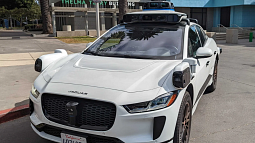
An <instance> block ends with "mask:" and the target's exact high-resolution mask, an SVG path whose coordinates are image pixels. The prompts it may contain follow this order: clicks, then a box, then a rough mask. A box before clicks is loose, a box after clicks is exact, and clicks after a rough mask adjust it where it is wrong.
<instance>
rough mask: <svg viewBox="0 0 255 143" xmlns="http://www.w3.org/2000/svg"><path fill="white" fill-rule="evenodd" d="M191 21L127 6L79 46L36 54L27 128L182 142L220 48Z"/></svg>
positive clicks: (138, 142)
mask: <svg viewBox="0 0 255 143" xmlns="http://www.w3.org/2000/svg"><path fill="white" fill-rule="evenodd" d="M192 21H193V22H192ZM195 22H197V21H196V20H194V19H188V18H187V16H186V14H184V13H178V12H174V11H169V10H161V11H143V12H136V13H130V14H127V15H126V16H125V17H124V22H123V23H122V24H119V25H117V26H115V27H113V28H112V29H110V30H109V31H108V32H106V33H105V34H104V35H102V36H101V37H99V38H98V39H97V40H96V41H95V42H93V43H91V44H89V46H88V47H87V48H86V49H85V50H84V51H83V52H82V53H76V54H71V55H67V53H66V51H65V50H60V49H58V50H56V51H55V53H53V54H50V55H44V56H42V57H40V58H39V59H37V60H36V64H35V70H36V71H39V72H41V74H40V75H39V76H38V77H37V79H36V80H35V82H34V85H33V88H32V91H31V94H30V108H31V110H30V111H31V112H30V113H31V114H30V119H31V126H32V128H33V130H34V131H35V132H36V133H37V134H38V135H39V136H41V137H43V138H45V139H48V140H51V141H55V142H61V143H71V142H72V143H123V142H125V143H167V142H170V143H173V142H174V143H188V141H189V136H190V127H191V119H192V114H193V113H194V111H195V110H196V107H197V105H198V101H199V100H200V98H201V97H202V95H203V93H204V91H205V90H206V89H207V90H208V91H209V92H212V91H214V90H215V88H216V83H217V66H218V61H219V55H220V53H221V49H220V48H218V47H217V45H216V43H215V41H214V40H213V39H212V38H208V37H207V36H206V34H205V32H204V30H203V29H202V28H201V26H199V25H198V24H196V23H195Z"/></svg>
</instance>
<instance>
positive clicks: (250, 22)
mask: <svg viewBox="0 0 255 143" xmlns="http://www.w3.org/2000/svg"><path fill="white" fill-rule="evenodd" d="M242 27H255V5H244V6H243V14H242Z"/></svg>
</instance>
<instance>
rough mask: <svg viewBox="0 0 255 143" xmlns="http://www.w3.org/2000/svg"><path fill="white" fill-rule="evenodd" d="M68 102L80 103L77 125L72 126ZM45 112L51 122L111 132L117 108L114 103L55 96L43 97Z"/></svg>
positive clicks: (45, 95) (44, 95)
mask: <svg viewBox="0 0 255 143" xmlns="http://www.w3.org/2000/svg"><path fill="white" fill-rule="evenodd" d="M68 102H78V103H79V105H78V106H77V116H76V121H75V125H73V124H70V119H69V114H68V111H67V109H66V104H67V103H68ZM42 107H43V112H44V114H45V116H46V118H48V119H49V120H51V121H54V122H57V123H60V124H64V125H68V126H72V127H77V128H83V129H89V130H98V131H105V130H109V129H110V128H111V127H112V126H113V123H114V120H115V116H116V107H115V105H114V104H112V103H108V102H102V101H96V100H90V99H82V98H75V97H69V96H62V95H54V94H43V95H42Z"/></svg>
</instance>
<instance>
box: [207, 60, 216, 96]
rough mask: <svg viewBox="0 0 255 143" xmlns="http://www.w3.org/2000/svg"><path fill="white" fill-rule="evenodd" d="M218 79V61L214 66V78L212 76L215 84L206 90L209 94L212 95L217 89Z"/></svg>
mask: <svg viewBox="0 0 255 143" xmlns="http://www.w3.org/2000/svg"><path fill="white" fill-rule="evenodd" d="M217 77H218V61H217V60H216V61H215V64H214V69H213V76H212V80H213V82H212V84H211V85H210V86H208V87H207V89H206V92H207V93H211V92H213V91H214V90H215V89H216V85H217Z"/></svg>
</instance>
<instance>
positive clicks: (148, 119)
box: [30, 91, 184, 143]
mask: <svg viewBox="0 0 255 143" xmlns="http://www.w3.org/2000/svg"><path fill="white" fill-rule="evenodd" d="M183 94H184V91H181V92H180V93H179V95H178V98H177V99H176V101H175V103H174V104H173V105H171V106H170V107H168V108H164V109H161V110H156V111H151V112H144V113H136V114H130V113H128V112H127V111H126V110H125V109H124V108H123V107H122V106H118V105H116V118H115V122H114V124H113V126H112V127H111V128H110V129H109V130H107V131H93V130H85V129H80V128H75V127H70V126H66V125H62V124H59V123H55V122H52V121H50V120H48V119H47V118H46V117H45V115H44V113H43V111H42V105H41V99H40V98H38V99H35V98H34V97H33V96H32V95H31V94H30V100H31V102H32V103H33V106H34V108H33V110H34V111H33V112H32V113H31V115H30V120H31V123H32V124H31V126H32V128H33V130H34V131H35V132H36V133H37V134H38V135H39V136H41V137H42V138H45V139H48V140H51V141H54V142H61V138H60V136H57V135H52V134H47V133H45V132H44V131H40V130H38V129H37V128H36V126H38V125H39V126H40V125H41V124H45V125H46V126H48V127H53V128H57V129H58V130H68V131H72V132H74V133H75V134H77V133H79V134H81V133H82V134H86V135H88V136H89V137H90V136H94V137H98V138H111V139H113V140H115V139H116V140H117V141H116V143H117V142H118V141H120V142H125V143H163V142H169V143H172V138H173V136H174V130H175V125H176V120H177V116H178V112H179V106H180V103H181V100H182V97H183ZM158 117H165V118H166V120H165V124H164V125H163V126H162V124H161V126H162V128H161V129H162V132H161V133H157V134H159V135H156V136H157V138H155V127H154V126H155V125H154V124H155V119H156V118H158ZM158 123H160V121H158ZM157 125H158V124H157ZM159 130H160V129H159ZM88 143H90V142H88ZM91 143H92V142H91Z"/></svg>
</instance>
